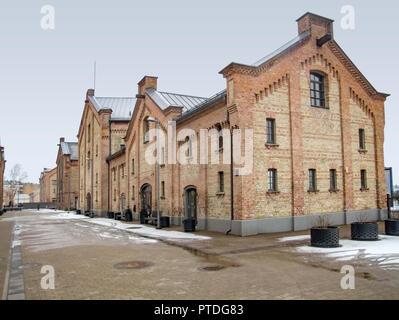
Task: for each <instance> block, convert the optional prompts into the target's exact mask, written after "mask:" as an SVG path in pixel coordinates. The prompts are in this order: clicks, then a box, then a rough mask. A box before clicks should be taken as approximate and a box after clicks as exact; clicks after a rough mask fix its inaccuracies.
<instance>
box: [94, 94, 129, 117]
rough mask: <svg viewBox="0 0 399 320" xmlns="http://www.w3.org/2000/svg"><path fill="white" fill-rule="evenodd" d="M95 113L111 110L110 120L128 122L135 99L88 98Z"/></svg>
mask: <svg viewBox="0 0 399 320" xmlns="http://www.w3.org/2000/svg"><path fill="white" fill-rule="evenodd" d="M89 99H90V101H91V102H92V104H93V105H94V107H95V108H96V110H97V111H100V110H101V109H111V110H112V114H111V120H114V121H118V120H119V121H130V119H131V118H132V115H133V110H134V106H135V105H136V98H133V97H95V96H89Z"/></svg>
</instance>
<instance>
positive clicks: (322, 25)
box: [296, 12, 334, 38]
mask: <svg viewBox="0 0 399 320" xmlns="http://www.w3.org/2000/svg"><path fill="white" fill-rule="evenodd" d="M296 21H297V23H298V34H302V33H303V32H305V31H308V30H309V31H310V32H311V35H312V36H314V37H316V38H321V37H323V36H325V35H326V34H331V38H333V22H334V20H331V19H329V18H325V17H322V16H319V15H317V14H314V13H311V12H307V13H305V14H304V15H302V16H301V17H299V18H298V19H297V20H296Z"/></svg>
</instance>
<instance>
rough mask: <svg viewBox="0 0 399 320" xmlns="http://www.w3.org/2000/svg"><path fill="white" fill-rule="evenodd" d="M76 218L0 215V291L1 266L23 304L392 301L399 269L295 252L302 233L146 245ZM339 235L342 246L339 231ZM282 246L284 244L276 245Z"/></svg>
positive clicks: (303, 243) (149, 239) (398, 289)
mask: <svg viewBox="0 0 399 320" xmlns="http://www.w3.org/2000/svg"><path fill="white" fill-rule="evenodd" d="M71 218H72V219H71ZM76 218H79V219H75V218H74V217H73V216H71V217H69V216H68V218H65V217H62V216H61V215H59V216H58V215H56V214H55V213H52V212H43V211H41V212H40V213H36V212H34V211H22V212H9V213H8V212H7V213H6V214H4V215H3V216H2V217H0V241H1V242H0V255H1V257H0V258H1V259H0V285H1V284H2V283H3V282H4V279H6V276H5V275H6V271H7V267H8V266H10V268H9V271H10V272H9V274H10V275H12V274H18V272H17V271H18V270H20V272H21V273H22V274H23V282H22V290H23V293H24V297H25V298H26V299H398V298H399V272H398V270H399V263H396V262H395V261H394V262H393V263H390V264H388V265H382V264H379V263H378V261H380V260H379V259H377V260H376V259H371V258H368V256H367V255H365V254H363V255H359V254H357V255H356V256H355V257H354V258H353V259H352V258H351V259H345V260H344V261H342V260H339V259H338V260H337V259H335V258H331V257H328V256H326V254H324V253H319V252H318V253H315V252H302V251H303V250H302V251H301V250H300V249H304V248H305V249H306V248H307V244H308V243H309V240H307V239H305V238H304V237H303V235H307V234H308V232H295V233H284V234H277V235H276V234H274V235H260V236H254V237H247V238H241V237H236V236H225V235H223V234H219V233H210V232H196V233H195V234H196V235H201V236H205V237H209V239H207V240H203V239H201V240H198V239H195V240H194V239H180V238H178V237H177V238H173V237H172V238H163V237H158V238H157V240H154V239H153V236H151V235H150V236H148V235H144V236H143V234H141V235H137V234H135V233H134V232H136V231H137V232H139V231H140V232H141V230H142V229H135V228H140V225H137V224H135V223H130V224H129V226H128V228H130V229H128V230H118V229H115V228H113V227H112V226H109V225H101V224H96V223H94V222H97V223H102V224H104V223H103V222H104V221H105V222H106V220H105V219H103V220H97V219H88V218H87V219H82V217H81V216H77V217H76ZM110 221H112V220H110ZM105 224H106V223H105ZM125 227H126V225H125ZM13 230H14V232H13ZM15 230H17V231H15ZM18 230H19V231H18ZM171 230H179V231H180V230H181V228H171ZM128 231H130V232H128ZM132 232H133V233H132ZM15 233H17V236H18V239H17V240H16V238H15ZM176 235H177V236H178V234H176ZM341 235H342V236H343V238H345V237H347V236H348V228H347V227H344V228H342V229H341ZM284 237H293V238H288V239H283V240H285V241H281V240H282V238H284ZM11 239H13V241H12V242H11ZM381 241H385V240H381ZM12 245H14V248H13V250H14V249H18V247H20V250H21V253H22V256H21V261H19V262H18V261H17V260H14V255H12V260H13V261H14V263H10V260H9V259H10V248H11V246H12ZM361 250H363V249H361ZM361 250H360V251H361ZM305 251H306V250H305ZM363 251H364V250H363ZM363 251H361V252H363ZM398 254H399V248H398ZM140 261H141V262H146V263H147V265H146V266H145V267H144V268H140V269H123V268H122V269H121V268H118V265H117V264H118V263H122V262H131V263H130V264H129V266H133V267H135V266H137V262H140ZM345 264H350V265H352V266H354V267H355V271H356V281H355V285H356V289H355V290H343V289H341V287H340V281H341V278H342V277H343V274H341V273H340V270H341V267H342V266H343V265H345ZM48 265H50V266H52V267H53V268H54V271H55V289H53V290H52V289H48V290H44V289H42V288H41V279H42V277H43V276H45V274H42V273H41V268H42V267H43V266H48ZM203 267H217V268H216V269H220V270H218V271H205V270H202V269H201V268H203ZM211 269H212V268H211ZM10 281H11V279H10V278H9V279H8V280H7V283H8V284H9V283H10ZM17 286H21V283H20V282H18V283H17V282H15V286H14V287H13V290H15V291H14V292H20V291H18V290H20V288H18V287H17ZM8 298H10V291H9V290H8Z"/></svg>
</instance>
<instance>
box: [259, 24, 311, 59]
mask: <svg viewBox="0 0 399 320" xmlns="http://www.w3.org/2000/svg"><path fill="white" fill-rule="evenodd" d="M309 36H310V31H309V30H308V31H305V32H303V33H301V34H300V35H298V36H296V37H295V38H294V39H292V40H291V41H288V42H287V43H286V44H285V45H283V46H282V47H280V48H278V49H277V50H275V51H273V52H272V53H270V54H269V55H267V56H265V57H263V58H262V59H260V60H258V61H256V62H255V63H253V64H252V66H254V67H258V66H260V65H261V64H263V63H265V62H267V61H269V60H271V59H273V58H275V57H277V56H278V55H279V54H281V53H283V52H284V51H286V50H288V49H289V48H291V47H292V46H294V45H296V44H297V43H299V42H300V41H302V40H303V39H305V38H307V37H309Z"/></svg>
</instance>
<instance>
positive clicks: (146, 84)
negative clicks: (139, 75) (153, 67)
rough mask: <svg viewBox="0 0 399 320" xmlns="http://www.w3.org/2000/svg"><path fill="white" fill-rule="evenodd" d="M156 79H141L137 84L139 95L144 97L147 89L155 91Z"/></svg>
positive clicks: (149, 77)
mask: <svg viewBox="0 0 399 320" xmlns="http://www.w3.org/2000/svg"><path fill="white" fill-rule="evenodd" d="M157 79H158V77H151V76H144V78H143V79H141V80H140V82H139V83H138V86H139V92H138V94H139V95H144V94H145V90H146V89H148V88H154V89H155V90H156V89H157Z"/></svg>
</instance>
